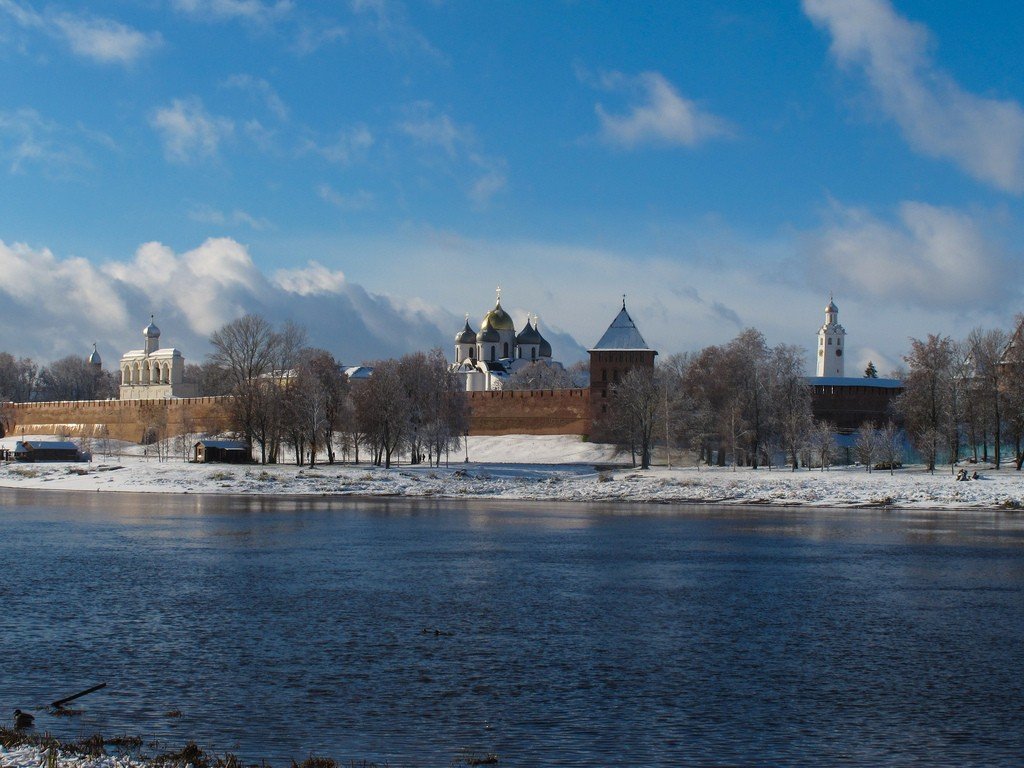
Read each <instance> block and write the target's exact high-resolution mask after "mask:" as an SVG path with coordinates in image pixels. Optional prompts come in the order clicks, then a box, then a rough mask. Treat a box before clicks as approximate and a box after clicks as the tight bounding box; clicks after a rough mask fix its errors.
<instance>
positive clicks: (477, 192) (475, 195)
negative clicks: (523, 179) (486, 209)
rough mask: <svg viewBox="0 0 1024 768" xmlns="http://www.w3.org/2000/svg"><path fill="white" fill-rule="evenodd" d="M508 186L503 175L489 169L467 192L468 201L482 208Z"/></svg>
mask: <svg viewBox="0 0 1024 768" xmlns="http://www.w3.org/2000/svg"><path fill="white" fill-rule="evenodd" d="M506 186H508V179H507V178H506V177H505V174H504V173H502V172H501V171H499V170H497V169H491V170H488V171H486V172H484V174H483V175H482V176H480V178H478V179H477V180H476V181H475V182H473V186H472V187H471V188H470V190H469V199H470V200H471V201H473V203H474V204H476V205H477V206H480V207H483V206H486V205H487V203H489V202H490V201H491V198H493V197H494V196H495V195H496V194H498V193H499V192H501V191H503V190H504V189H505V187H506Z"/></svg>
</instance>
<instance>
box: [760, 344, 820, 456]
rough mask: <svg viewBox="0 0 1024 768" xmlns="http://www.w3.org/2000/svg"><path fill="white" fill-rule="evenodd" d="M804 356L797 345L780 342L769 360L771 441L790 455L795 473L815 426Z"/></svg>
mask: <svg viewBox="0 0 1024 768" xmlns="http://www.w3.org/2000/svg"><path fill="white" fill-rule="evenodd" d="M803 355H804V351H803V350H802V349H800V348H799V347H794V346H788V345H785V344H780V345H779V346H777V347H775V349H774V350H772V357H771V363H770V364H771V370H772V375H771V392H770V403H771V408H772V412H773V417H774V418H773V420H772V422H773V423H772V433H773V434H772V438H771V440H772V441H773V442H777V443H778V445H780V446H781V447H782V448H783V449H784V450H785V451H786V453H787V454H789V459H790V462H791V463H792V465H793V471H794V472H796V470H797V467H798V466H799V462H800V452H801V451H802V450H803V448H804V446H806V445H807V441H808V439H809V437H810V435H811V432H812V430H813V426H814V416H813V414H812V412H811V390H810V388H809V387H808V386H807V381H806V379H805V378H804V374H803V365H804V363H803Z"/></svg>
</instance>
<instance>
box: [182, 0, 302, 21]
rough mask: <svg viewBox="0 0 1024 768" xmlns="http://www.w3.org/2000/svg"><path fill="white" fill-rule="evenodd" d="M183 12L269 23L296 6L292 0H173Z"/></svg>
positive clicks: (224, 19) (218, 18)
mask: <svg viewBox="0 0 1024 768" xmlns="http://www.w3.org/2000/svg"><path fill="white" fill-rule="evenodd" d="M172 4H173V6H174V8H175V9H176V10H178V11H180V12H181V13H184V14H187V15H189V16H193V17H195V18H198V19H203V20H216V21H235V20H238V21H246V22H250V23H255V24H269V23H271V22H275V21H278V20H279V19H281V18H283V17H285V16H287V15H288V14H290V13H291V11H292V9H293V8H294V4H293V3H292V2H291V0H277V2H261V1H260V0H173V1H172Z"/></svg>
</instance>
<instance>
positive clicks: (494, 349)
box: [491, 344, 498, 363]
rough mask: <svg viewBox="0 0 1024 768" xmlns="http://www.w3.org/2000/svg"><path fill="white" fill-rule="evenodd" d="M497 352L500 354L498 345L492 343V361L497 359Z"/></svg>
mask: <svg viewBox="0 0 1024 768" xmlns="http://www.w3.org/2000/svg"><path fill="white" fill-rule="evenodd" d="M497 354H498V348H497V347H496V346H494V345H493V344H491V362H492V363H493V362H494V360H495V359H496V356H497Z"/></svg>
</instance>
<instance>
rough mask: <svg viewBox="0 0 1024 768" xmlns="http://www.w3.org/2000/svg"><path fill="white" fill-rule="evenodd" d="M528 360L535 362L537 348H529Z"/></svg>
mask: <svg viewBox="0 0 1024 768" xmlns="http://www.w3.org/2000/svg"><path fill="white" fill-rule="evenodd" d="M530 359H531V360H536V359H537V348H536V347H530Z"/></svg>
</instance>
